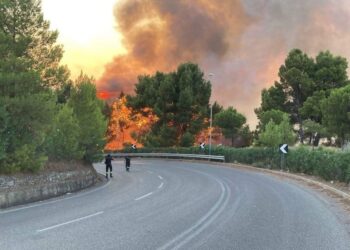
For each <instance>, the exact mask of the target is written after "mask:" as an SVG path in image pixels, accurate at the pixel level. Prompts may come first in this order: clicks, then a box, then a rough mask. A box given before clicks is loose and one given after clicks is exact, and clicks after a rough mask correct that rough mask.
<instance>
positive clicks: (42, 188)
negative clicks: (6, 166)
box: [0, 167, 98, 208]
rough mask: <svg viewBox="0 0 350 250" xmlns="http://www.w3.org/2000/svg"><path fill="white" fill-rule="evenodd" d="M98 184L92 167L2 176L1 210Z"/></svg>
mask: <svg viewBox="0 0 350 250" xmlns="http://www.w3.org/2000/svg"><path fill="white" fill-rule="evenodd" d="M97 182H98V176H97V173H96V171H95V170H94V169H93V168H92V167H91V168H89V167H84V168H80V169H78V170H69V171H64V172H44V173H39V174H32V175H28V174H27V175H24V174H21V175H16V176H3V175H0V208H6V207H10V206H15V205H20V204H25V203H29V202H33V201H39V200H44V199H48V198H52V197H55V196H59V195H62V194H65V193H71V192H75V191H78V190H81V189H84V188H87V187H90V186H92V185H94V184H96V183H97Z"/></svg>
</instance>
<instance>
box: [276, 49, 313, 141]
mask: <svg viewBox="0 0 350 250" xmlns="http://www.w3.org/2000/svg"><path fill="white" fill-rule="evenodd" d="M314 70H315V63H314V60H313V59H312V58H310V57H309V56H308V55H306V54H305V53H303V52H302V51H301V50H299V49H294V50H292V51H291V52H289V54H288V56H287V58H286V60H285V63H284V65H282V66H281V67H280V70H279V77H280V82H281V85H282V87H283V91H284V93H285V95H286V99H287V100H288V102H287V104H286V105H287V107H288V113H289V114H290V115H291V118H292V122H293V123H297V124H298V125H299V138H300V142H301V143H303V140H304V131H303V120H302V118H301V115H300V112H299V109H300V108H301V107H302V106H303V104H304V102H305V100H306V99H307V98H308V97H309V96H311V95H312V94H313V92H314V91H315V82H314V80H313V79H312V76H313V74H314Z"/></svg>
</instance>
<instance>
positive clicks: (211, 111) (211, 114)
mask: <svg viewBox="0 0 350 250" xmlns="http://www.w3.org/2000/svg"><path fill="white" fill-rule="evenodd" d="M211 77H214V74H213V73H209V79H210V78H211ZM212 129H213V105H212V104H210V131H209V156H210V155H211V132H212Z"/></svg>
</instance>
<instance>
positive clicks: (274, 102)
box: [255, 82, 286, 118]
mask: <svg viewBox="0 0 350 250" xmlns="http://www.w3.org/2000/svg"><path fill="white" fill-rule="evenodd" d="M285 104H286V96H285V93H284V91H283V87H282V85H281V84H280V83H279V82H275V84H274V86H271V87H270V88H269V89H263V90H262V91H261V106H260V108H258V109H255V113H256V115H257V116H258V118H259V114H261V113H263V112H265V111H268V110H271V109H276V110H281V111H285V110H286V106H285Z"/></svg>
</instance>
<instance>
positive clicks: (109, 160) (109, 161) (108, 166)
mask: <svg viewBox="0 0 350 250" xmlns="http://www.w3.org/2000/svg"><path fill="white" fill-rule="evenodd" d="M112 160H113V157H112V156H111V155H110V154H108V155H107V156H106V158H105V164H106V178H107V179H108V170H109V176H110V177H111V178H112V177H113V175H112V170H113V169H112Z"/></svg>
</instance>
